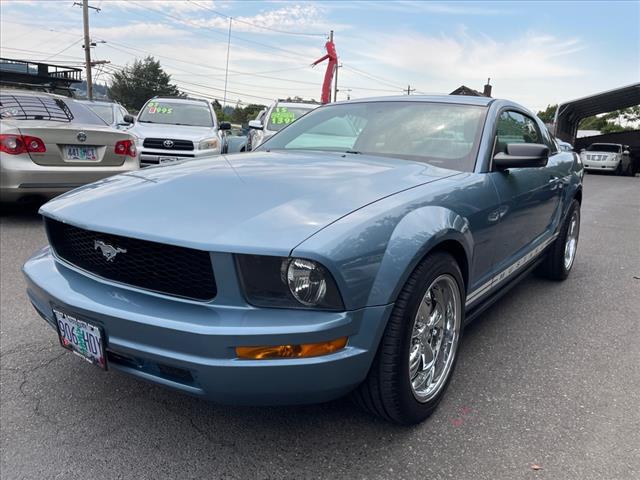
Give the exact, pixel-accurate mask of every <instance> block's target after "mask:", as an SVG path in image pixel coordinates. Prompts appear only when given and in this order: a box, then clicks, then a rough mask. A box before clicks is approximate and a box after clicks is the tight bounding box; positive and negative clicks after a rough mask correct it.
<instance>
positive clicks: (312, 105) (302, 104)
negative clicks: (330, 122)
mask: <svg viewBox="0 0 640 480" xmlns="http://www.w3.org/2000/svg"><path fill="white" fill-rule="evenodd" d="M274 105H280V106H284V107H291V108H295V107H309V108H316V107H319V106H320V104H319V103H305V102H280V101H278V102H276V103H274Z"/></svg>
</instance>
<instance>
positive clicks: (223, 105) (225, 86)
mask: <svg viewBox="0 0 640 480" xmlns="http://www.w3.org/2000/svg"><path fill="white" fill-rule="evenodd" d="M232 21H233V18H231V17H229V35H228V36H227V67H226V68H225V69H224V97H223V98H222V114H223V115H224V107H225V105H226V103H227V79H228V78H229V48H230V47H231V22H232Z"/></svg>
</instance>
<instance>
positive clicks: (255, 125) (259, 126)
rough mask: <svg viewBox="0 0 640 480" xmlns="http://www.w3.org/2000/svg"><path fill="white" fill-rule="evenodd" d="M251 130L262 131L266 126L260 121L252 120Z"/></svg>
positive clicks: (250, 123) (250, 122)
mask: <svg viewBox="0 0 640 480" xmlns="http://www.w3.org/2000/svg"><path fill="white" fill-rule="evenodd" d="M249 128H253V129H254V130H262V129H263V128H264V126H263V125H262V122H261V121H260V120H250V121H249Z"/></svg>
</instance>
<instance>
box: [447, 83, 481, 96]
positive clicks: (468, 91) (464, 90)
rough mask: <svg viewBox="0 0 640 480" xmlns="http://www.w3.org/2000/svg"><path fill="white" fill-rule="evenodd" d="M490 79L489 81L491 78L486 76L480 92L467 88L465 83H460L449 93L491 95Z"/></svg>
mask: <svg viewBox="0 0 640 480" xmlns="http://www.w3.org/2000/svg"><path fill="white" fill-rule="evenodd" d="M490 81H491V79H490V78H488V79H487V84H486V85H485V86H484V89H483V91H482V92H479V91H478V90H474V89H473V88H469V87H467V86H466V85H460V86H459V87H458V88H456V89H455V90H454V91H453V92H451V93H450V94H449V95H468V96H472V97H491V84H490Z"/></svg>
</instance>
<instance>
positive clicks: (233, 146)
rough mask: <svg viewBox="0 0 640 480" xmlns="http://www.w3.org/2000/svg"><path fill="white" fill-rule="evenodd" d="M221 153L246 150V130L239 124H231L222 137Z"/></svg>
mask: <svg viewBox="0 0 640 480" xmlns="http://www.w3.org/2000/svg"><path fill="white" fill-rule="evenodd" d="M223 140H224V141H223V149H222V150H223V153H240V152H246V151H247V132H246V130H245V129H243V128H242V126H241V125H233V124H232V125H231V129H230V130H227V131H226V134H225V135H224V137H223Z"/></svg>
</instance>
